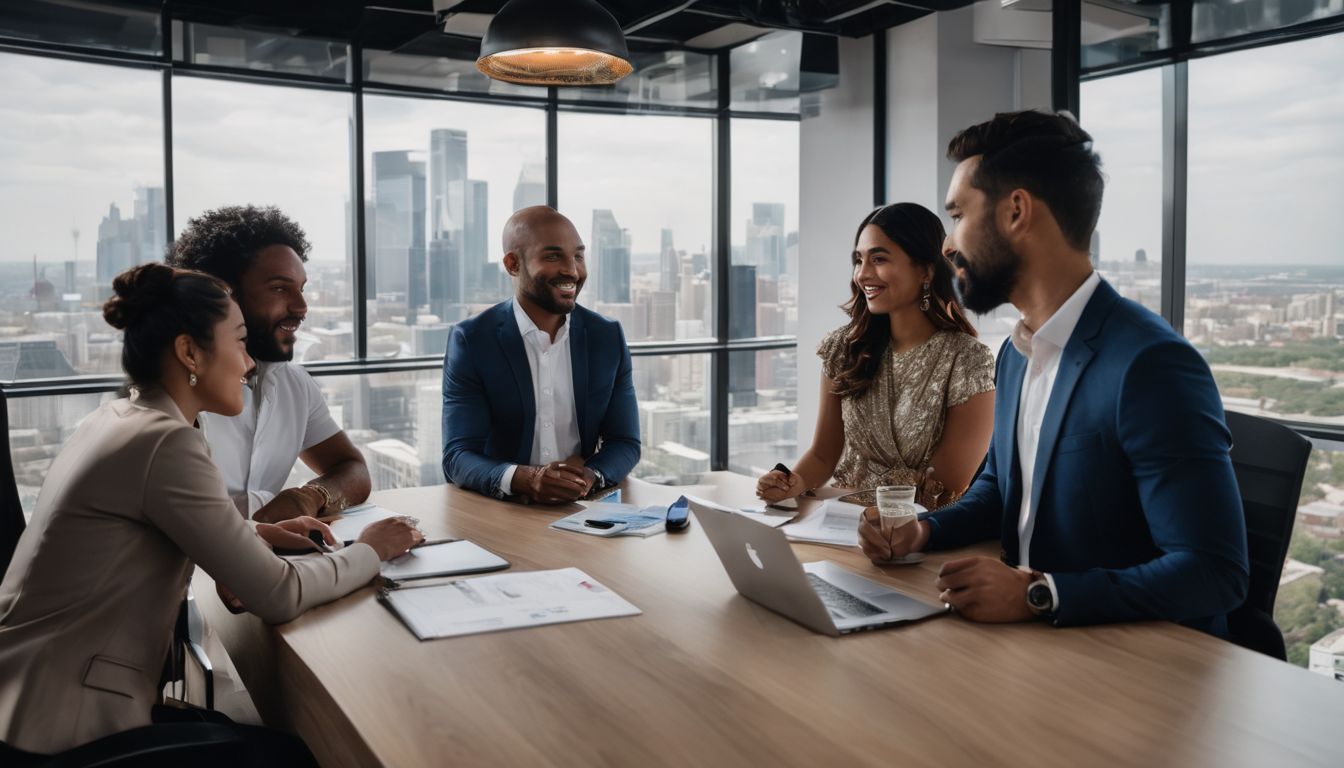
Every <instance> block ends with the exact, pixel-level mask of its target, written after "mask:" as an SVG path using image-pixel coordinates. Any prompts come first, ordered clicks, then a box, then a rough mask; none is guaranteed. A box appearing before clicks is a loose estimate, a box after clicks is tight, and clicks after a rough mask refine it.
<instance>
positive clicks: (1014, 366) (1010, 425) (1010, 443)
mask: <svg viewBox="0 0 1344 768" xmlns="http://www.w3.org/2000/svg"><path fill="white" fill-rule="evenodd" d="M999 355H1000V356H1001V357H1002V358H1003V367H1002V368H1001V369H1000V370H999V377H998V381H997V382H995V393H994V397H995V398H996V399H997V400H998V408H1000V409H1001V410H1000V413H1001V414H1002V418H1001V419H995V425H996V427H997V425H998V424H999V423H1004V424H1006V427H1005V428H1004V429H1003V431H1002V432H1000V431H999V430H998V429H997V428H996V429H995V430H994V431H995V440H994V443H995V445H994V450H995V451H997V454H998V455H997V456H995V459H996V461H997V463H998V466H999V467H1001V468H1002V469H1000V470H999V471H1000V472H1001V473H1003V472H1006V474H1005V475H1004V477H1003V480H1002V481H1001V482H1002V484H1003V485H1002V488H1003V500H1004V505H1003V550H1004V555H1005V559H1007V560H1008V561H1009V562H1013V563H1016V562H1020V558H1019V557H1018V556H1017V547H1018V541H1017V518H1018V515H1019V514H1020V511H1021V508H1022V467H1021V466H1020V460H1019V458H1018V452H1017V419H1018V404H1019V402H1020V400H1021V396H1022V372H1023V371H1024V370H1025V369H1026V363H1027V359H1026V358H1025V357H1023V356H1022V354H1021V353H1020V352H1018V351H1017V348H1016V347H1014V346H1013V344H1012V341H1011V340H1010V341H1007V342H1004V345H1003V350H1002V351H1001V352H1000V353H999Z"/></svg>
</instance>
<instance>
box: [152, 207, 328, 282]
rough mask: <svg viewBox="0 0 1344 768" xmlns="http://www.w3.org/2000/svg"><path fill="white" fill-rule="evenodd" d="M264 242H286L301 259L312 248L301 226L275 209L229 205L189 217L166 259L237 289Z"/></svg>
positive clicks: (172, 263) (306, 255) (304, 259)
mask: <svg viewBox="0 0 1344 768" xmlns="http://www.w3.org/2000/svg"><path fill="white" fill-rule="evenodd" d="M268 245H287V246H289V247H290V248H293V249H294V252H295V253H297V254H298V255H299V258H300V259H301V260H303V261H307V260H308V251H309V250H311V249H312V245H311V244H310V243H309V242H308V237H307V236H306V235H305V234H304V233H303V229H302V228H301V227H300V226H299V225H298V224H295V223H294V222H293V221H291V220H290V218H289V217H288V216H285V215H284V214H283V213H281V212H280V209H279V208H276V207H274V206H269V207H266V208H258V207H257V206H254V205H230V206H227V207H224V208H216V209H215V210H213V211H206V212H205V213H203V214H201V215H200V216H197V217H196V218H194V219H189V220H188V221H187V227H186V229H184V230H182V234H181V236H179V237H178V238H177V241H176V242H174V243H173V246H172V248H171V249H170V251H169V253H168V259H167V261H168V264H169V265H170V266H173V267H177V268H178V269H195V270H199V271H201V272H205V273H207V274H211V275H214V276H215V277H218V278H219V279H221V280H223V281H224V282H226V283H228V284H229V285H230V286H232V287H233V288H234V289H235V290H237V289H238V287H239V285H240V282H241V279H242V276H243V273H244V272H246V271H247V269H248V267H250V266H252V259H253V258H255V257H256V255H257V251H259V250H261V249H262V248H265V247H266V246H268Z"/></svg>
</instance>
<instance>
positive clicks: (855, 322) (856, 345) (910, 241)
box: [833, 203, 976, 397]
mask: <svg viewBox="0 0 1344 768" xmlns="http://www.w3.org/2000/svg"><path fill="white" fill-rule="evenodd" d="M869 224H872V225H874V226H876V227H877V228H879V229H881V230H882V233H883V234H884V235H886V236H887V237H888V238H890V239H891V241H892V242H893V243H895V244H897V245H899V246H900V247H901V250H903V251H905V253H906V255H908V256H909V257H910V261H911V262H912V263H913V264H915V265H916V266H926V265H932V266H933V278H932V279H931V280H930V281H929V308H928V309H927V310H925V311H924V314H925V316H927V317H928V318H929V321H930V322H932V323H933V326H934V327H935V328H937V329H939V330H948V331H961V332H963V333H968V334H970V335H972V336H974V335H976V334H975V326H973V325H971V321H970V319H969V318H967V316H966V310H965V308H964V307H962V306H961V302H960V301H959V300H958V299H957V294H956V291H954V290H953V288H952V263H951V262H949V261H948V260H947V257H945V256H943V240H944V239H946V236H947V235H946V232H944V230H943V222H942V220H941V219H939V218H938V215H937V214H935V213H934V212H933V211H930V210H929V209H928V208H925V207H924V206H922V205H919V204H917V203H893V204H891V205H884V206H882V207H881V208H878V209H876V210H874V211H873V212H872V213H870V214H868V215H867V216H865V217H864V219H863V221H861V222H859V229H858V231H857V232H856V233H855V234H854V247H855V249H857V248H858V245H859V237H860V236H861V235H862V234H863V228H864V227H866V226H868V225H869ZM849 290H850V297H849V301H847V302H845V304H844V305H843V306H842V307H841V309H843V310H845V313H846V314H848V315H849V325H848V326H846V327H845V344H846V348H845V358H844V362H843V369H842V370H841V371H840V374H839V375H838V376H836V377H835V380H834V382H833V384H834V386H835V390H834V391H835V394H836V395H839V396H840V397H853V396H856V395H861V394H863V393H864V392H866V391H868V388H869V387H870V386H872V384H873V379H874V378H875V377H876V376H877V370H878V368H879V367H880V366H881V365H882V356H883V355H884V354H886V351H887V346H888V345H890V344H891V326H890V325H889V324H888V323H886V322H874V321H873V314H872V313H871V312H869V311H868V301H867V300H866V299H865V298H864V296H863V291H861V290H860V289H859V286H858V284H857V283H855V282H854V277H853V272H852V270H851V273H850V281H849Z"/></svg>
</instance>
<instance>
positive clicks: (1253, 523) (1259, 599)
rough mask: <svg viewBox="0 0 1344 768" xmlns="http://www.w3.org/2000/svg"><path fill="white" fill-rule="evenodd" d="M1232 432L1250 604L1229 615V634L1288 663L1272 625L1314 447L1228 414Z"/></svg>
mask: <svg viewBox="0 0 1344 768" xmlns="http://www.w3.org/2000/svg"><path fill="white" fill-rule="evenodd" d="M1227 427H1228V429H1229V430H1231V432H1232V452H1231V453H1232V469H1233V471H1234V472H1236V475H1237V486H1238V487H1239V488H1240V489H1241V505H1242V507H1243V508H1244V510H1245V514H1246V547H1247V554H1248V555H1249V556H1250V564H1251V586H1250V590H1249V591H1248V592H1247V595H1246V602H1245V603H1244V604H1243V605H1242V606H1241V607H1240V608H1238V609H1236V610H1235V611H1233V612H1232V613H1230V614H1228V617H1227V624H1228V634H1229V636H1230V639H1231V640H1232V642H1234V643H1236V644H1237V645H1240V646H1242V647H1243V648H1249V649H1251V650H1253V651H1259V652H1260V653H1263V654H1266V655H1268V656H1273V657H1274V658H1276V659H1281V660H1287V658H1288V655H1287V649H1286V648H1285V647H1284V642H1283V633H1282V632H1281V631H1280V630H1279V627H1278V625H1277V624H1275V623H1274V598H1275V597H1276V596H1277V595H1278V591H1279V577H1280V575H1281V574H1282V573H1283V561H1284V558H1286V557H1287V556H1288V540H1289V538H1290V537H1291V536H1292V533H1293V518H1294V517H1295V516H1296V515H1297V500H1298V497H1299V495H1300V494H1301V492H1302V478H1303V476H1304V475H1305V474H1306V471H1307V459H1308V458H1309V457H1310V456H1311V442H1310V441H1308V440H1307V439H1306V438H1304V437H1302V436H1301V435H1299V434H1297V433H1296V432H1294V431H1293V430H1291V429H1289V428H1288V427H1285V426H1283V425H1282V424H1276V423H1274V422H1272V421H1269V420H1267V419H1262V418H1257V417H1255V416H1247V415H1246V414H1244V413H1235V412H1231V411H1229V412H1228V413H1227Z"/></svg>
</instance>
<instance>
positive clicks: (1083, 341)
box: [1031, 280, 1119, 528]
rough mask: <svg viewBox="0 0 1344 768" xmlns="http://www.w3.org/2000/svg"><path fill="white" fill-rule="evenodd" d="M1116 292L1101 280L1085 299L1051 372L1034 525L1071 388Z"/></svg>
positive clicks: (1034, 479) (1036, 470) (1035, 476)
mask: <svg viewBox="0 0 1344 768" xmlns="http://www.w3.org/2000/svg"><path fill="white" fill-rule="evenodd" d="M1118 298H1119V294H1117V293H1116V292H1115V289H1113V288H1111V286H1110V285H1109V284H1108V283H1107V282H1106V281H1105V280H1102V281H1101V282H1100V283H1099V284H1098V285H1097V288H1096V291H1095V292H1093V294H1092V298H1091V299H1089V300H1088V302H1087V306H1086V307H1085V308H1084V309H1083V314H1082V316H1081V317H1079V318H1078V325H1076V326H1075V327H1074V329H1073V335H1071V336H1070V337H1069V341H1068V344H1066V345H1065V346H1064V351H1063V352H1061V353H1060V356H1059V372H1058V373H1056V374H1055V385H1054V387H1053V388H1051V390H1050V402H1048V403H1046V406H1045V416H1044V418H1042V420H1041V435H1040V438H1039V439H1038V441H1037V443H1036V466H1035V467H1033V468H1032V473H1031V506H1032V509H1035V510H1036V526H1037V527H1038V528H1039V527H1040V521H1041V506H1040V502H1041V491H1042V489H1044V488H1045V483H1046V479H1047V478H1046V473H1047V472H1048V471H1049V469H1050V459H1051V457H1052V456H1053V455H1054V453H1055V444H1056V443H1057V442H1059V432H1060V428H1061V427H1062V426H1063V425H1064V417H1065V416H1066V415H1067V414H1068V411H1069V403H1070V401H1072V399H1073V390H1074V388H1075V387H1077V386H1078V381H1079V379H1081V378H1082V377H1083V371H1085V370H1087V364H1088V363H1090V362H1092V358H1093V357H1094V356H1095V355H1096V349H1095V348H1094V346H1093V341H1094V340H1095V339H1096V337H1097V335H1098V334H1100V333H1101V329H1102V326H1103V324H1104V323H1105V320H1106V317H1107V316H1108V315H1109V314H1110V311H1111V307H1113V306H1114V305H1115V302H1116V300H1117V299H1118Z"/></svg>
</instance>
